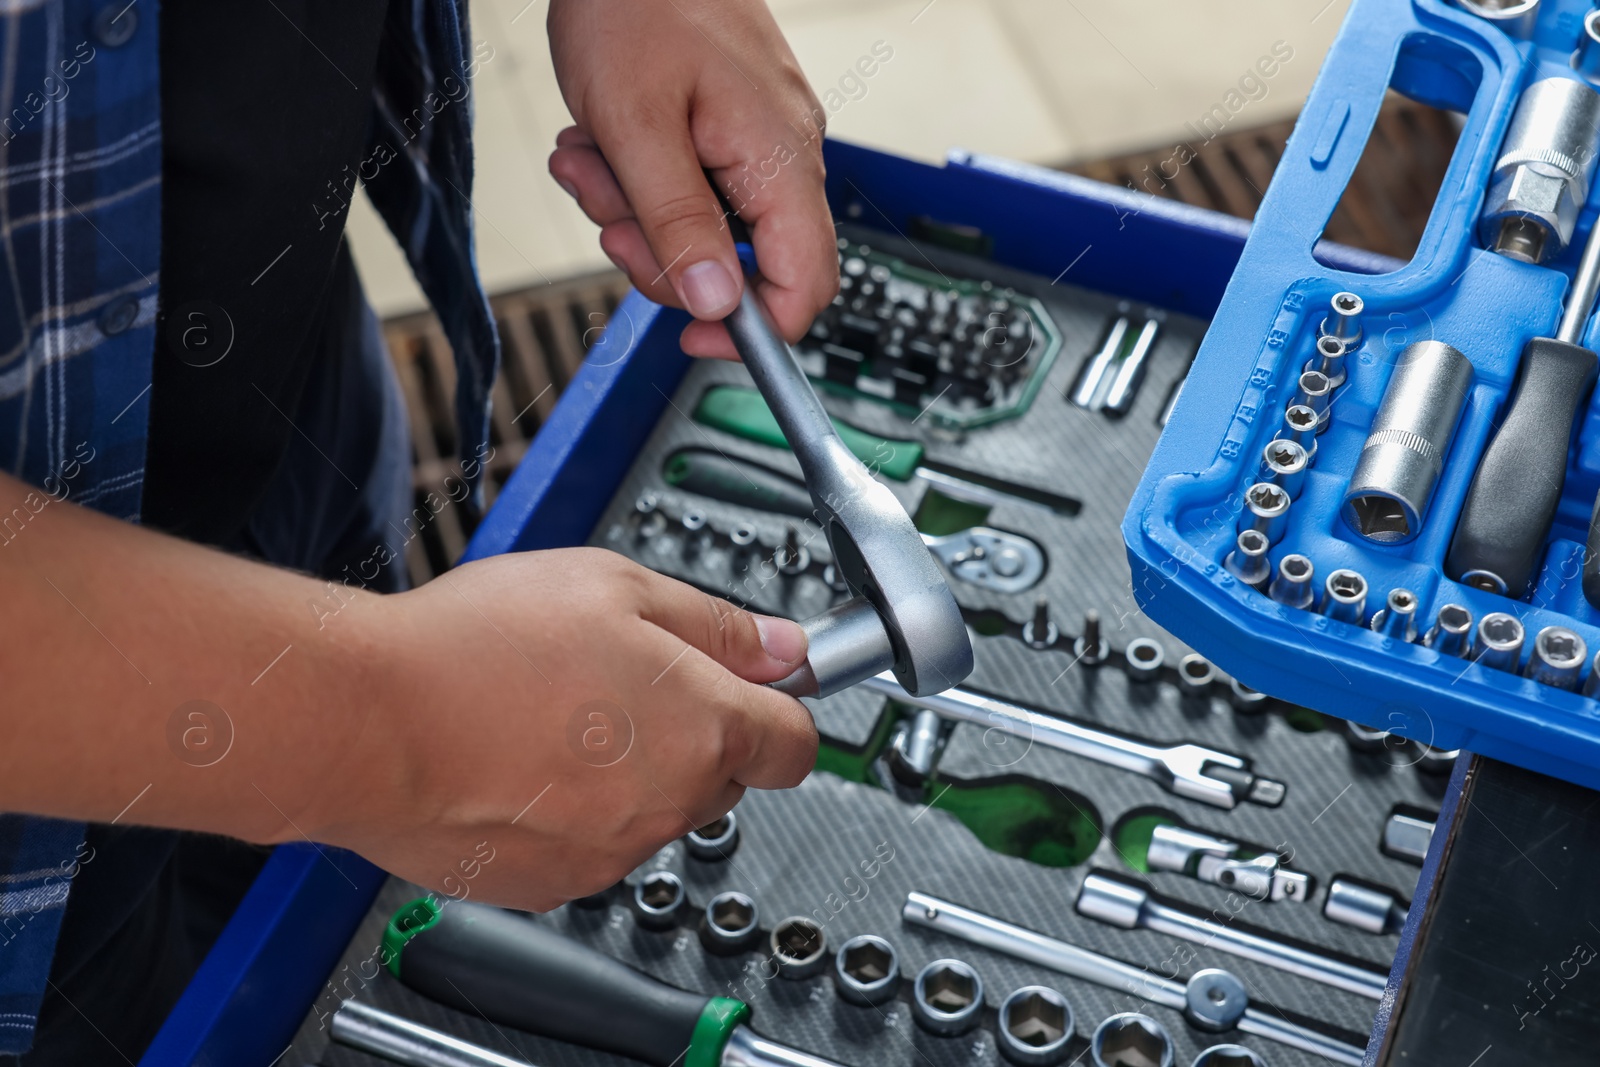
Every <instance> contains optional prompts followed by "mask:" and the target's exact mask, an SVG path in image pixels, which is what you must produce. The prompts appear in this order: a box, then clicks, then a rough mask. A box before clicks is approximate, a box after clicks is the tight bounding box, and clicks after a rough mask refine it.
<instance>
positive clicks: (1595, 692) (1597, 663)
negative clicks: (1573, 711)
mask: <svg viewBox="0 0 1600 1067" xmlns="http://www.w3.org/2000/svg"><path fill="white" fill-rule="evenodd" d="M1583 695H1584V696H1586V697H1592V696H1600V651H1597V652H1596V653H1595V654H1594V663H1592V664H1590V667H1589V680H1588V681H1586V682H1584V683H1583Z"/></svg>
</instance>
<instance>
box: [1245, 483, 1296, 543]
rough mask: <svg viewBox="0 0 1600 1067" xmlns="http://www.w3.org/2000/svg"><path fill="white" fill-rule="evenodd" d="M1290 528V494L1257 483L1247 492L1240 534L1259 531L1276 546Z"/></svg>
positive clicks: (1274, 487) (1269, 485)
mask: <svg viewBox="0 0 1600 1067" xmlns="http://www.w3.org/2000/svg"><path fill="white" fill-rule="evenodd" d="M1288 527H1289V494H1288V493H1286V492H1284V491H1283V490H1282V489H1279V488H1278V487H1277V486H1275V485H1271V484H1269V483H1267V482H1257V483H1255V484H1254V485H1252V486H1251V487H1250V488H1249V489H1246V490H1245V494H1244V508H1243V509H1242V510H1241V511H1240V512H1239V532H1240V533H1243V532H1244V531H1246V530H1257V531H1259V532H1260V533H1261V534H1262V535H1264V536H1265V537H1266V539H1267V543H1268V544H1269V545H1275V544H1277V543H1278V542H1279V541H1281V540H1282V539H1283V534H1284V531H1285V530H1287V529H1288Z"/></svg>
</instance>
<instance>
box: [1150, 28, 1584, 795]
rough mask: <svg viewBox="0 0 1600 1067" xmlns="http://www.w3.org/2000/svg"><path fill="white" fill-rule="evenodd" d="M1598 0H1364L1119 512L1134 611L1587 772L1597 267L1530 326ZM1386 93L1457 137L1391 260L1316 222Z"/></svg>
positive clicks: (1553, 283) (1249, 673)
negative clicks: (1415, 242) (1404, 253)
mask: <svg viewBox="0 0 1600 1067" xmlns="http://www.w3.org/2000/svg"><path fill="white" fill-rule="evenodd" d="M1530 9H1531V10H1533V11H1536V13H1537V21H1536V22H1535V21H1533V15H1532V14H1531V13H1530ZM1484 11H1487V12H1488V14H1487V15H1485V14H1483V13H1482V12H1484ZM1591 11H1592V7H1591V5H1590V4H1588V3H1584V2H1576V0H1544V2H1543V3H1539V4H1531V3H1514V4H1498V3H1484V4H1482V5H1478V4H1477V3H1476V2H1475V0H1461V2H1460V3H1445V2H1443V0H1356V3H1355V4H1354V5H1353V6H1352V7H1351V9H1350V13H1349V16H1348V18H1347V20H1346V22H1345V24H1344V27H1343V29H1342V30H1341V32H1340V34H1339V37H1338V39H1337V41H1336V42H1335V43H1334V46H1333V49H1332V51H1331V52H1330V53H1329V56H1328V58H1327V61H1326V63H1325V64H1324V65H1323V67H1322V70H1321V73H1320V75H1319V77H1318V80H1317V83H1316V86H1315V88H1314V89H1313V91H1312V93H1311V96H1310V98H1309V99H1308V101H1307V103H1306V106H1305V109H1304V111H1303V112H1302V114H1301V118H1300V120H1299V123H1298V125H1297V126H1296V128H1295V132H1294V135H1293V137H1292V138H1291V139H1290V141H1289V144H1288V146H1287V148H1286V150H1285V152H1284V155H1283V158H1282V162H1281V163H1280V165H1279V167H1278V170H1277V173H1276V175H1275V177H1274V178H1273V181H1272V185H1271V188H1270V189H1268V191H1267V193H1266V197H1265V200H1264V202H1263V203H1262V205H1261V208H1260V210H1259V212H1258V214H1257V216H1256V226H1255V228H1254V230H1253V231H1252V233H1251V236H1250V239H1249V241H1248V242H1247V244H1246V246H1245V250H1244V254H1243V256H1242V257H1241V259H1240V263H1239V268H1238V270H1237V271H1236V272H1235V274H1234V276H1233V280H1232V282H1231V283H1230V284H1229V287H1228V291H1227V293H1226V294H1225V296H1224V297H1223V300H1222V303H1221V305H1220V307H1219V308H1218V310H1217V312H1216V315H1215V318H1214V319H1213V321H1212V325H1211V328H1210V330H1209V332H1208V333H1207V335H1206V340H1205V343H1204V345H1203V346H1202V347H1201V350H1200V352H1199V355H1198V357H1197V359H1196V362H1195V365H1194V370H1193V373H1192V374H1191V375H1190V376H1189V379H1188V383H1187V386H1186V388H1185V390H1184V393H1183V396H1182V398H1181V400H1180V402H1179V403H1178V404H1177V406H1176V409H1175V411H1174V413H1173V417H1172V419H1171V421H1170V423H1169V425H1168V427H1167V430H1166V433H1165V435H1164V436H1163V438H1162V440H1161V443H1160V446H1159V447H1158V449H1157V450H1156V452H1155V454H1154V456H1153V458H1152V460H1151V462H1150V464H1149V466H1148V468H1147V470H1146V473H1145V478H1144V481H1143V483H1142V484H1141V485H1140V487H1139V490H1138V493H1137V494H1136V496H1135V497H1134V500H1133V502H1132V505H1131V506H1130V508H1129V511H1128V514H1127V519H1126V523H1125V534H1126V538H1127V542H1128V546H1129V552H1130V556H1131V559H1132V562H1133V567H1134V571H1135V583H1134V586H1135V590H1136V592H1137V594H1138V596H1139V598H1140V602H1141V604H1142V606H1143V607H1144V608H1145V610H1146V611H1148V612H1149V613H1150V615H1151V616H1152V617H1153V618H1155V619H1156V620H1157V621H1159V622H1161V623H1162V624H1163V625H1164V626H1166V627H1168V628H1169V629H1170V630H1171V631H1172V632H1173V633H1174V634H1176V635H1178V636H1179V637H1182V638H1183V639H1184V640H1186V641H1189V642H1191V643H1192V644H1193V645H1194V646H1195V647H1196V648H1197V649H1199V650H1200V651H1201V652H1203V653H1204V654H1205V655H1207V656H1208V657H1211V658H1212V659H1213V660H1215V661H1216V662H1217V663H1218V664H1219V665H1220V666H1222V667H1223V668H1224V669H1225V670H1227V671H1229V672H1230V673H1232V674H1234V675H1236V676H1237V677H1239V678H1240V679H1241V680H1243V681H1245V682H1247V683H1249V684H1250V685H1252V686H1255V687H1257V688H1260V689H1262V690H1264V691H1266V692H1270V693H1273V694H1275V695H1277V696H1280V697H1283V698H1284V699H1287V700H1293V701H1295V702H1297V703H1301V704H1305V705H1307V706H1309V707H1313V708H1317V709H1319V710H1322V711H1326V712H1329V713H1332V714H1337V715H1339V716H1341V717H1345V718H1349V719H1354V720H1356V721H1359V722H1362V723H1366V724H1369V725H1371V726H1373V727H1375V728H1380V729H1385V730H1391V731H1394V732H1396V733H1399V734H1402V735H1404V736H1406V737H1410V738H1412V739H1414V740H1417V741H1421V742H1425V743H1428V744H1430V745H1433V746H1436V747H1440V748H1446V749H1468V750H1471V751H1473V752H1480V753H1484V754H1487V755H1491V756H1495V757H1497V758H1500V759H1504V760H1507V761H1510V762H1514V763H1517V764H1520V765H1521V766H1524V767H1527V768H1531V769H1534V770H1538V771H1541V772H1543V773H1548V774H1552V775H1556V776H1559V777H1563V778H1567V779H1569V780H1571V781H1574V782H1578V783H1582V784H1586V785H1590V786H1595V785H1600V715H1597V712H1600V707H1597V705H1596V704H1595V701H1594V699H1593V697H1592V696H1590V695H1589V694H1590V693H1591V692H1593V691H1594V688H1595V687H1596V686H1600V675H1597V674H1595V673H1594V672H1593V671H1592V669H1591V665H1590V657H1592V656H1593V655H1594V654H1595V653H1596V652H1597V651H1600V609H1597V608H1596V607H1595V606H1594V604H1593V603H1591V602H1590V601H1588V600H1586V598H1585V594H1584V585H1585V580H1584V575H1583V566H1584V558H1585V541H1586V539H1587V538H1588V536H1589V526H1590V519H1591V512H1592V510H1593V508H1594V505H1595V500H1596V490H1597V489H1600V420H1597V417H1596V410H1595V408H1594V406H1593V405H1592V403H1591V401H1590V394H1591V390H1592V382H1593V379H1594V371H1593V363H1594V356H1593V355H1592V354H1590V353H1588V352H1585V351H1584V350H1583V349H1582V348H1580V347H1578V345H1577V344H1572V343H1565V342H1566V341H1572V342H1581V343H1582V344H1583V345H1586V346H1588V347H1590V348H1592V347H1593V345H1594V342H1595V340H1596V336H1595V335H1596V330H1595V327H1594V325H1593V324H1592V323H1591V322H1590V320H1589V312H1590V308H1589V304H1591V303H1592V292H1590V294H1589V299H1587V300H1586V299H1584V297H1583V296H1582V294H1580V295H1579V296H1578V297H1575V298H1573V300H1572V301H1571V302H1572V303H1573V304H1574V305H1575V308H1574V310H1573V312H1572V314H1571V315H1570V317H1569V319H1570V321H1569V322H1568V324H1567V327H1566V330H1565V339H1564V340H1543V341H1540V340H1536V339H1539V338H1545V339H1550V338H1557V336H1558V320H1560V319H1561V318H1562V313H1563V299H1564V294H1568V295H1570V290H1572V289H1573V288H1574V286H1573V284H1571V283H1570V282H1569V279H1570V278H1571V277H1572V276H1573V275H1574V274H1575V273H1577V272H1578V268H1579V262H1580V253H1581V251H1582V249H1583V247H1584V245H1585V240H1586V238H1587V236H1588V234H1589V233H1590V232H1591V229H1592V227H1593V225H1594V221H1593V220H1594V212H1593V208H1592V207H1591V204H1592V203H1593V202H1594V201H1595V200H1596V197H1595V196H1594V195H1592V190H1591V183H1590V182H1589V179H1588V176H1589V175H1592V173H1593V170H1594V158H1595V153H1596V146H1597V144H1596V143H1597V138H1600V134H1597V132H1596V131H1597V130H1600V94H1597V93H1596V91H1595V84H1594V83H1593V82H1591V81H1589V80H1587V79H1589V78H1592V77H1594V76H1595V75H1594V70H1595V63H1596V62H1597V61H1600V54H1597V52H1596V49H1597V48H1600V38H1596V37H1595V35H1596V33H1597V32H1600V27H1597V21H1596V18H1594V17H1591ZM1519 12H1521V14H1519ZM1391 91H1393V92H1397V93H1400V94H1403V95H1404V96H1407V97H1410V98H1413V99H1415V100H1419V101H1422V102H1424V103H1426V104H1429V105H1432V106H1435V107H1439V108H1445V109H1449V110H1451V111H1455V112H1458V113H1460V115H1461V132H1460V139H1459V142H1458V145H1457V148H1456V150H1455V153H1454V157H1453V158H1452V160H1451V162H1450V165H1449V170H1448V172H1447V174H1446V176H1445V178H1444V182H1443V186H1442V188H1441V189H1440V191H1439V194H1438V197H1437V200H1436V202H1435V204H1434V207H1433V211H1432V215H1431V217H1430V218H1429V221H1428V225H1427V229H1426V232H1425V233H1424V235H1423V237H1422V240H1421V243H1420V246H1419V247H1418V249H1417V251H1416V254H1415V256H1414V257H1413V258H1412V259H1411V261H1410V262H1408V263H1405V264H1403V265H1401V264H1395V265H1394V267H1393V269H1390V270H1387V271H1384V272H1380V273H1370V272H1369V273H1362V272H1352V271H1350V270H1348V269H1344V268H1341V267H1339V266H1338V265H1337V264H1335V263H1333V262H1331V261H1329V260H1328V259H1327V258H1326V257H1324V256H1319V254H1318V253H1317V251H1316V248H1315V246H1314V242H1315V239H1316V235H1317V234H1318V233H1319V232H1320V230H1321V227H1322V226H1323V224H1324V222H1325V220H1326V219H1327V218H1328V217H1329V214H1330V212H1332V211H1333V209H1334V207H1335V205H1336V204H1337V203H1338V202H1339V198H1340V196H1341V195H1342V193H1343V192H1344V189H1345V186H1346V184H1347V183H1348V182H1349V181H1350V179H1351V175H1352V173H1353V171H1354V169H1355V167H1356V163H1357V160H1358V159H1359V158H1360V157H1361V156H1362V151H1363V148H1364V147H1365V145H1366V141H1367V137H1368V134H1369V131H1370V130H1371V129H1372V127H1373V123H1374V120H1375V118H1376V116H1377V114H1378V111H1379V108H1380V105H1381V104H1382V103H1383V101H1384V98H1385V95H1386V94H1387V93H1389V92H1391ZM1496 248H1498V249H1499V251H1496V250H1495V249H1496ZM1596 252H1597V254H1600V247H1597V248H1596ZM1341 304H1343V305H1347V306H1349V307H1350V308H1352V309H1359V313H1358V314H1346V313H1344V312H1342V311H1341V310H1340V305H1341ZM1352 331H1358V333H1359V335H1358V336H1346V335H1347V334H1350V333H1351V332H1352ZM1525 346H1526V348H1525ZM1325 361H1326V362H1325ZM1519 368H1521V374H1522V377H1521V378H1519ZM1319 370H1326V371H1327V372H1328V373H1327V374H1325V375H1318V374H1316V373H1314V372H1317V371H1319ZM1306 371H1311V372H1313V373H1312V374H1311V375H1310V376H1309V378H1308V377H1307V376H1306ZM1341 377H1342V379H1343V380H1342V384H1341V382H1340V378H1341ZM1519 382H1520V383H1521V385H1520V386H1519ZM1308 383H1309V384H1308ZM1330 385H1331V386H1332V388H1331V392H1330V390H1329V386H1330ZM1518 399H1520V401H1521V402H1520V403H1519V402H1517V400H1518ZM1302 402H1304V403H1302ZM1295 405H1299V406H1295ZM1307 405H1309V407H1310V408H1311V409H1312V411H1314V412H1316V413H1317V414H1314V415H1313V414H1308V412H1307V411H1306V406H1307ZM1323 405H1326V411H1325V412H1323V410H1322V407H1323ZM1318 422H1320V424H1321V425H1320V426H1319V427H1318V428H1317V429H1316V430H1315V431H1314V432H1312V431H1311V430H1308V429H1306V427H1307V426H1308V425H1312V424H1316V423H1318ZM1502 423H1503V424H1504V428H1503V429H1502V428H1501V427H1502ZM1569 429H1570V430H1571V431H1572V432H1571V433H1570V435H1569ZM1324 430H1325V431H1326V432H1323V431H1324ZM1307 453H1309V462H1308V463H1307V462H1306V456H1307ZM1552 520H1553V521H1552ZM1247 527H1248V529H1247ZM1263 550H1264V552H1265V555H1263V554H1262V552H1263ZM1595 578H1600V574H1597V575H1595V576H1593V577H1591V579H1590V582H1591V584H1592V587H1593V589H1592V591H1593V593H1594V595H1595V597H1596V602H1600V581H1595V580H1594V579H1595ZM1363 599H1364V603H1363V602H1362V601H1363ZM1408 615H1410V616H1411V619H1412V620H1414V621H1408V620H1407V616H1408Z"/></svg>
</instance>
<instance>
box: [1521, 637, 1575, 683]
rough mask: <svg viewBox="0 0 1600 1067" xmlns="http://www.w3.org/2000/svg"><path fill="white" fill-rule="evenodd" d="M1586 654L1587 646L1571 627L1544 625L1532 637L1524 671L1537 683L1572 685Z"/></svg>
mask: <svg viewBox="0 0 1600 1067" xmlns="http://www.w3.org/2000/svg"><path fill="white" fill-rule="evenodd" d="M1588 658H1589V646H1588V645H1586V644H1585V643H1584V640H1583V638H1582V637H1580V636H1578V634H1577V633H1576V632H1575V631H1573V630H1569V629H1568V628H1567V627H1565V626H1546V627H1545V628H1544V629H1542V630H1540V631H1539V633H1538V635H1537V636H1535V637H1534V639H1533V655H1531V656H1529V657H1528V669H1527V671H1526V672H1525V673H1526V674H1527V676H1528V677H1529V678H1532V679H1533V680H1534V681H1536V682H1538V683H1539V684H1540V685H1550V686H1554V687H1555V688H1557V689H1576V688H1578V679H1579V678H1580V677H1581V676H1582V675H1583V664H1584V661H1585V660H1587V659H1588Z"/></svg>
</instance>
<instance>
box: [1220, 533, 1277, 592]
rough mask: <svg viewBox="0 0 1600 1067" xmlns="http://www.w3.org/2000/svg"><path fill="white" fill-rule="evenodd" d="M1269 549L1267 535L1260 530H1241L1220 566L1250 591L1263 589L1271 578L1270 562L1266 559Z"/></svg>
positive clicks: (1270, 546)
mask: <svg viewBox="0 0 1600 1067" xmlns="http://www.w3.org/2000/svg"><path fill="white" fill-rule="evenodd" d="M1270 548H1272V545H1271V544H1270V543H1268V541H1267V535H1266V534H1264V533H1262V532H1261V531H1260V530H1241V531H1239V536H1238V537H1237V538H1236V539H1235V540H1234V545H1233V551H1232V552H1229V553H1228V556H1227V558H1226V559H1224V560H1223V561H1222V566H1223V567H1224V568H1225V569H1226V570H1227V572H1228V573H1229V574H1231V575H1233V576H1234V577H1235V578H1237V579H1239V580H1240V581H1241V582H1243V583H1244V584H1245V585H1248V586H1250V587H1251V588H1252V589H1265V588H1266V585H1267V582H1268V581H1270V580H1271V578H1272V561H1271V560H1270V559H1268V558H1267V551H1268V550H1269V549H1270Z"/></svg>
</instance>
